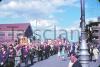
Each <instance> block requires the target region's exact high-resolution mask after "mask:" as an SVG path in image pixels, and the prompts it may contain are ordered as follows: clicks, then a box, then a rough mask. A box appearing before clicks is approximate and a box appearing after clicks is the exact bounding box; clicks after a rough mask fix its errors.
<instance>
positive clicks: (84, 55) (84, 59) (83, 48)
mask: <svg viewBox="0 0 100 67" xmlns="http://www.w3.org/2000/svg"><path fill="white" fill-rule="evenodd" d="M80 4H81V19H80V20H81V22H80V24H81V25H80V26H81V45H80V52H79V60H80V63H81V64H82V67H89V53H88V46H87V43H86V32H85V28H86V24H85V0H80Z"/></svg>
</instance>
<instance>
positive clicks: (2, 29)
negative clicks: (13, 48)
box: [0, 23, 33, 43]
mask: <svg viewBox="0 0 100 67" xmlns="http://www.w3.org/2000/svg"><path fill="white" fill-rule="evenodd" d="M21 36H25V37H28V38H30V37H32V36H33V31H32V28H31V25H30V23H19V24H0V43H5V42H6V43H11V42H15V41H18V39H19V38H20V37H21Z"/></svg>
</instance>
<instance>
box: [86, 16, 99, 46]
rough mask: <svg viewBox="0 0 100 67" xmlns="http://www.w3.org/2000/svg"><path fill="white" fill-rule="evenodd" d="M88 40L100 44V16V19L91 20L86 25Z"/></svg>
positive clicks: (93, 43)
mask: <svg viewBox="0 0 100 67" xmlns="http://www.w3.org/2000/svg"><path fill="white" fill-rule="evenodd" d="M86 33H87V42H88V43H90V44H91V45H95V46H97V45H100V17H99V18H98V21H90V22H89V24H87V25H86Z"/></svg>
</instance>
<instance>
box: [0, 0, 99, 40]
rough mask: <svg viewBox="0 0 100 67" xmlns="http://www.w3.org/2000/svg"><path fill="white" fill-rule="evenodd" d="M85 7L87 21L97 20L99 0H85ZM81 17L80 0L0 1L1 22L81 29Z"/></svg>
mask: <svg viewBox="0 0 100 67" xmlns="http://www.w3.org/2000/svg"><path fill="white" fill-rule="evenodd" d="M85 8H86V9H85V14H86V15H85V16H86V23H88V21H90V20H97V17H98V16H100V3H99V2H98V0H85ZM80 17H81V15H80V0H2V2H0V24H10V23H30V24H31V25H32V28H33V29H36V28H38V29H41V30H44V29H48V28H50V29H51V28H54V26H56V27H57V29H66V30H70V29H79V23H80ZM36 22H37V24H36ZM74 35H76V34H74ZM75 39H76V37H75ZM75 39H74V40H75Z"/></svg>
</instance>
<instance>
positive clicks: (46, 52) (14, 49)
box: [0, 40, 99, 67]
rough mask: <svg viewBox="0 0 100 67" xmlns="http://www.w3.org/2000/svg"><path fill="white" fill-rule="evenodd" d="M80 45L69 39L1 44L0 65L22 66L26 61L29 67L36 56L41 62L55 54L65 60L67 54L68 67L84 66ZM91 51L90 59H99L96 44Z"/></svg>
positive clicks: (0, 66)
mask: <svg viewBox="0 0 100 67" xmlns="http://www.w3.org/2000/svg"><path fill="white" fill-rule="evenodd" d="M79 46H80V45H79V43H69V42H68V41H67V40H63V41H57V42H56V43H55V42H54V41H50V42H49V41H48V42H40V43H39V42H38V43H37V42H33V43H30V44H26V45H21V44H18V43H17V44H0V67H21V64H22V63H25V67H29V66H30V65H33V64H34V59H35V58H37V61H38V62H39V61H42V60H45V59H48V58H49V57H50V56H53V55H55V54H57V55H58V59H60V60H65V59H66V55H67V57H70V62H69V66H68V67H79V66H80V67H82V66H81V64H80V63H79V60H78V52H79ZM89 53H90V61H96V60H98V58H99V49H98V48H97V47H96V46H89ZM29 61H30V62H31V64H29ZM76 65H77V66H76ZM78 65H79V66H78Z"/></svg>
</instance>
